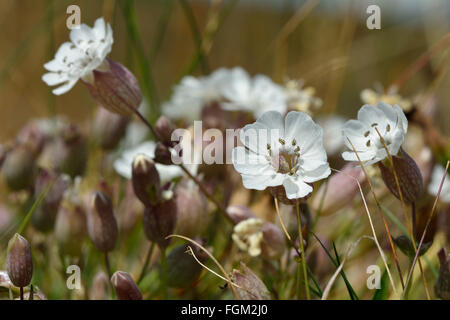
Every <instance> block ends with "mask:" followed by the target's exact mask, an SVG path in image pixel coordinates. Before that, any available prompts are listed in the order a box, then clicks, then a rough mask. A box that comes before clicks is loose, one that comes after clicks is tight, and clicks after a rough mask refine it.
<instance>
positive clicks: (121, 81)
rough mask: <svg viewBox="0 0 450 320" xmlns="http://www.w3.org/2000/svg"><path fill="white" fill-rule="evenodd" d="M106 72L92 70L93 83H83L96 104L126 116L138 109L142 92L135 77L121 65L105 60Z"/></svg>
mask: <svg viewBox="0 0 450 320" xmlns="http://www.w3.org/2000/svg"><path fill="white" fill-rule="evenodd" d="M105 62H106V63H107V65H108V70H107V71H99V70H94V71H93V73H94V79H93V81H92V82H91V83H90V82H86V81H83V83H84V84H85V85H86V86H87V87H88V89H89V92H90V94H91V96H92V98H94V100H95V101H97V103H99V104H100V105H101V106H102V107H104V108H106V109H108V110H109V111H111V112H113V113H116V114H119V115H122V116H127V115H130V114H131V113H133V112H134V111H135V110H137V109H138V108H139V105H140V104H141V102H142V92H141V89H140V87H139V83H138V81H137V79H136V77H135V76H134V75H133V74H132V73H131V72H130V71H129V70H128V69H127V68H125V67H124V66H123V65H121V64H120V63H117V62H115V61H113V60H111V59H108V58H106V61H105Z"/></svg>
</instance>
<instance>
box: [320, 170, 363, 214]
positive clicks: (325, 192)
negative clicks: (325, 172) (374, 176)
mask: <svg viewBox="0 0 450 320" xmlns="http://www.w3.org/2000/svg"><path fill="white" fill-rule="evenodd" d="M355 179H356V180H357V181H358V182H359V183H360V184H361V186H364V185H365V183H366V178H365V175H364V172H363V171H362V169H361V168H359V167H357V166H356V165H355V164H353V163H349V164H347V165H345V166H344V167H343V168H342V169H341V171H340V172H337V173H335V174H333V175H332V176H331V178H330V179H329V180H328V183H323V184H322V185H321V186H320V188H319V190H318V191H317V193H316V194H315V195H314V199H313V201H312V207H313V208H314V209H315V210H316V211H318V212H319V210H320V215H322V216H327V215H330V214H332V213H335V212H337V211H339V210H341V209H342V208H344V207H346V206H348V205H351V203H352V201H353V199H354V198H355V197H356V196H359V192H360V191H359V186H358V183H357V182H356V181H355Z"/></svg>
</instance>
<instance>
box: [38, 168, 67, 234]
mask: <svg viewBox="0 0 450 320" xmlns="http://www.w3.org/2000/svg"><path fill="white" fill-rule="evenodd" d="M52 183H53V185H52V186H51V188H50V189H49V190H48V192H47V194H46V195H45V197H44V198H43V199H42V201H41V202H40V203H39V205H38V207H37V208H36V210H35V212H34V213H33V215H32V217H31V223H32V224H33V226H34V227H35V228H36V229H37V230H39V231H42V232H48V231H50V230H52V229H53V226H54V224H55V219H56V215H57V213H58V208H59V205H60V203H61V199H62V197H63V194H64V191H65V190H66V189H67V187H68V186H69V181H68V179H67V176H62V175H60V176H58V175H57V174H56V173H55V172H52V171H49V170H46V169H40V170H39V173H38V175H37V177H36V182H35V187H34V197H35V198H36V199H37V198H38V197H39V196H40V195H41V194H42V193H43V192H45V191H46V190H47V188H48V187H49V186H50V184H52Z"/></svg>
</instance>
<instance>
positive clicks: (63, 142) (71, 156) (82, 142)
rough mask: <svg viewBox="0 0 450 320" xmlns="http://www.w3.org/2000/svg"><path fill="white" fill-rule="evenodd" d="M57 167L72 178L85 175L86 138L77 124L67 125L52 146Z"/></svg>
mask: <svg viewBox="0 0 450 320" xmlns="http://www.w3.org/2000/svg"><path fill="white" fill-rule="evenodd" d="M52 154H53V162H54V167H55V169H57V170H59V171H61V172H63V173H67V174H68V175H69V176H71V177H72V178H74V177H76V176H80V175H83V173H84V171H85V169H86V164H87V158H88V145H87V141H86V138H85V137H84V136H83V135H82V134H81V132H80V130H79V129H78V127H77V126H75V125H69V126H67V127H65V128H64V129H63V130H62V132H61V135H60V136H58V137H57V138H56V141H55V142H54V145H53V147H52Z"/></svg>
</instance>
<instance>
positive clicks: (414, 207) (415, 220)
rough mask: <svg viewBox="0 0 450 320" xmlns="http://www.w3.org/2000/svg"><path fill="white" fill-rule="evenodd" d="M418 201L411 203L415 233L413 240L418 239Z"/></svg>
mask: <svg viewBox="0 0 450 320" xmlns="http://www.w3.org/2000/svg"><path fill="white" fill-rule="evenodd" d="M416 216H417V214H416V203H415V202H413V203H411V219H412V229H413V235H414V239H411V241H416V234H417V218H416Z"/></svg>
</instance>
